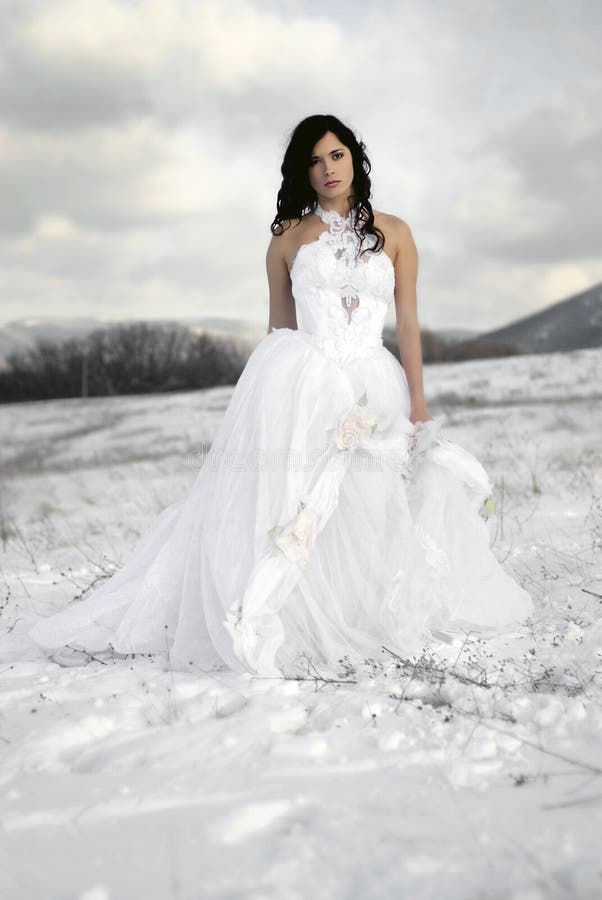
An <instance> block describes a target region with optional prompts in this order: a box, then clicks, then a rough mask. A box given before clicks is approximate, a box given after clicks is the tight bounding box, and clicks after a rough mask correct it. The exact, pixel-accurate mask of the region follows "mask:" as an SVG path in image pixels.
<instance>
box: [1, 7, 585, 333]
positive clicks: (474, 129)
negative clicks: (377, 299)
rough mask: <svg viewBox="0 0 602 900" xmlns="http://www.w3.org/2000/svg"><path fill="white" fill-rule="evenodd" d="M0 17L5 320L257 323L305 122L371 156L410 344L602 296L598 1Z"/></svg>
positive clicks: (65, 11) (9, 12)
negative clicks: (292, 137)
mask: <svg viewBox="0 0 602 900" xmlns="http://www.w3.org/2000/svg"><path fill="white" fill-rule="evenodd" d="M0 9H1V11H2V21H1V22H0V53H1V56H0V116H1V118H0V189H1V192H2V203H1V204H0V223H1V231H0V242H1V243H0V253H1V260H0V264H1V268H0V277H1V280H2V284H1V288H0V298H1V301H2V313H1V316H0V318H1V319H2V321H7V320H10V319H20V318H23V317H37V316H44V315H52V316H57V315H60V316H66V317H73V316H90V315H91V316H97V317H100V318H106V319H114V318H119V319H124V318H162V317H166V316H173V317H177V316H186V317H188V316H205V315H208V316H226V317H233V318H244V319H249V320H253V321H255V322H258V323H259V324H260V325H263V326H264V327H265V328H267V318H268V294H267V281H266V276H265V250H266V248H267V244H268V242H269V239H270V236H271V235H270V231H269V225H270V222H271V221H272V219H273V217H274V214H275V211H276V206H275V204H276V194H277V191H278V188H279V186H280V163H281V158H282V154H283V152H284V148H285V146H286V143H287V139H288V136H289V134H290V132H291V130H292V128H293V127H294V126H295V125H296V123H297V122H298V121H299V120H300V119H301V118H303V117H305V116H307V115H310V114H313V113H334V114H335V115H337V116H339V118H342V119H343V120H344V121H346V122H347V123H348V124H349V125H350V126H351V127H352V128H353V129H354V130H355V132H356V134H357V135H358V137H360V138H361V139H363V140H364V141H365V143H366V145H367V152H368V155H369V157H370V159H371V162H372V166H373V168H372V182H373V198H372V201H373V205H374V207H375V208H376V209H379V210H382V211H384V212H389V213H393V214H395V215H397V216H399V217H401V218H402V219H404V220H405V221H406V222H407V223H408V224H409V225H410V228H411V229H412V231H413V234H414V238H415V241H416V244H417V247H418V252H419V257H420V274H419V316H420V321H421V323H422V324H423V325H425V326H430V327H462V328H476V329H485V328H493V327H496V326H498V325H503V324H505V323H507V322H509V321H510V320H512V319H514V318H516V317H518V316H523V315H527V314H528V313H530V312H534V311H536V310H538V309H541V308H542V307H544V306H546V305H547V304H549V303H551V302H553V301H555V300H559V299H562V298H564V297H566V296H569V295H570V294H572V293H575V292H577V291H580V290H582V289H584V288H587V287H589V286H591V285H592V284H595V283H596V282H598V281H601V280H602V253H601V249H602V240H601V238H600V236H601V235H602V212H601V202H600V200H601V198H600V193H599V192H600V187H599V185H600V161H601V160H602V137H601V135H602V127H601V120H602V113H601V110H602V74H601V69H600V47H601V46H602V33H601V32H602V28H601V24H602V3H600V0H583V2H580V0H562V2H557V0H457V2H455V0H450V2H434V0H404V2H378V0H377V2H374V0H363V2H359V3H358V2H354V0H345V2H336V0H331V2H329V3H325V4H320V3H316V2H315V0H314V2H309V0H307V2H306V0H298V2H292V0H289V2H287V0H281V2H277V0H264V2H260V0H227V2H205V0H137V2H136V0H38V2H35V0H0ZM391 312H393V308H392V310H391ZM392 321H393V320H392V319H391V320H390V322H392Z"/></svg>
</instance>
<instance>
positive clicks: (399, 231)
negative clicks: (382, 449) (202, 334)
mask: <svg viewBox="0 0 602 900" xmlns="http://www.w3.org/2000/svg"><path fill="white" fill-rule="evenodd" d="M391 219H392V221H393V222H394V234H395V249H396V253H395V262H394V268H395V313H396V325H395V331H396V334H397V344H398V346H399V355H400V357H401V364H402V366H403V370H404V372H405V375H406V378H407V380H408V385H409V388H410V401H411V411H410V421H411V422H413V423H416V422H426V421H427V420H428V419H430V418H431V416H430V414H429V411H428V409H427V406H426V400H425V398H424V387H423V380H422V347H421V343H420V324H419V322H418V299H417V296H416V284H417V280H418V251H417V250H416V244H415V243H414V238H413V236H412V232H411V230H410V226H409V225H408V224H407V223H406V222H404V221H403V219H398V218H397V217H396V216H392V217H391Z"/></svg>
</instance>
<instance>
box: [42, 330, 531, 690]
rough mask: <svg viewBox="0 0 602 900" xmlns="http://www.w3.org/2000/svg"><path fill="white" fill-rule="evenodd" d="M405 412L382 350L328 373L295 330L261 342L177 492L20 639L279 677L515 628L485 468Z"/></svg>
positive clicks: (516, 615) (394, 365) (435, 426)
mask: <svg viewBox="0 0 602 900" xmlns="http://www.w3.org/2000/svg"><path fill="white" fill-rule="evenodd" d="M409 412H410V395H409V390H408V384H407V380H406V377H405V373H404V371H403V368H402V366H401V365H400V364H399V362H398V361H397V359H396V358H395V357H394V356H393V355H392V354H391V353H390V352H389V351H388V350H386V348H384V347H382V346H381V347H378V348H376V349H375V350H374V351H373V352H372V353H370V354H369V355H367V356H364V357H363V358H361V359H356V360H354V361H352V362H350V363H346V364H345V365H339V364H337V363H336V362H335V361H334V360H332V359H330V358H329V357H328V356H327V355H326V354H324V353H323V352H321V351H320V349H319V348H317V347H316V346H315V344H314V342H313V341H312V339H311V335H309V334H307V333H306V332H303V331H297V330H291V329H287V328H281V329H277V330H275V331H272V332H270V333H269V334H268V335H266V336H265V337H264V338H263V340H262V341H260V343H259V344H258V345H257V347H256V348H255V350H254V351H253V353H252V354H251V356H250V358H249V360H248V362H247V365H246V367H245V369H244V371H243V373H242V375H241V377H240V379H239V381H238V383H237V385H236V387H235V389H234V391H233V394H232V397H231V400H230V403H229V405H228V408H227V410H226V413H225V415H224V418H223V420H222V422H221V425H220V427H219V429H218V433H217V434H216V436H215V439H214V441H213V444H212V446H211V449H210V451H209V453H208V454H207V456H206V458H205V459H204V461H203V465H202V467H201V469H200V471H199V473H198V475H197V477H196V480H195V482H194V483H193V484H192V486H191V488H190V490H189V492H188V494H187V496H186V497H184V498H183V499H181V500H180V501H178V502H176V503H174V504H172V505H171V506H168V507H167V508H166V509H164V510H163V511H162V512H161V514H160V515H159V516H158V517H157V518H156V519H155V520H154V522H152V523H151V524H150V526H149V528H148V530H147V531H146V533H145V534H143V535H142V537H141V538H140V540H139V541H138V544H137V545H136V546H135V547H134V549H133V551H132V552H131V554H130V556H129V557H128V559H127V561H126V563H125V564H124V565H123V567H122V568H121V569H119V570H118V571H117V572H116V573H115V574H113V575H112V576H111V577H110V578H109V579H108V580H107V581H105V582H104V583H103V584H102V585H101V586H100V587H98V588H97V589H96V590H95V591H94V592H93V593H92V594H91V595H90V596H88V597H87V598H86V599H85V600H82V601H76V602H73V603H71V604H70V605H69V606H68V607H67V608H66V609H64V610H62V611H60V612H58V613H55V614H54V615H52V616H49V617H46V618H41V619H39V620H38V621H37V622H36V623H35V625H34V627H33V628H32V629H31V630H30V632H29V633H30V636H31V637H32V638H33V640H34V641H35V642H36V643H37V644H39V645H41V646H43V647H45V648H50V649H56V648H58V647H62V646H65V645H69V646H71V647H74V648H78V649H82V650H87V651H89V652H99V651H102V650H107V649H108V650H111V651H113V652H116V653H122V654H130V653H161V654H163V653H165V654H168V655H169V659H170V662H171V664H172V665H173V666H174V667H175V668H185V669H189V668H190V667H191V666H201V667H202V668H203V669H205V670H211V669H218V668H222V669H223V668H227V669H232V670H234V671H238V672H251V673H256V674H270V675H278V674H284V675H286V673H287V672H289V671H293V670H298V666H299V664H303V662H304V661H306V660H308V659H311V660H312V661H313V662H314V663H316V664H320V665H322V666H326V667H330V668H335V667H336V666H337V665H340V662H341V661H342V660H345V659H346V660H347V661H349V662H351V663H354V662H362V661H365V660H366V659H367V658H374V657H380V656H381V654H382V653H383V648H386V650H387V651H392V652H393V653H397V654H400V655H403V656H409V655H414V654H420V652H421V651H422V649H424V648H426V647H427V646H428V645H429V644H430V643H431V641H432V640H433V635H434V634H436V633H437V631H441V630H445V628H448V627H450V625H451V626H453V625H454V624H455V625H458V624H460V625H463V626H470V627H474V628H477V629H478V628H479V627H481V628H487V627H490V628H491V627H493V628H497V627H506V626H516V625H518V624H520V623H521V622H522V621H523V620H524V619H525V618H526V617H527V616H528V615H530V613H531V612H532V601H531V597H530V595H529V594H528V593H527V592H526V591H525V590H524V589H523V588H521V587H520V585H519V584H518V583H517V582H516V581H515V580H514V579H513V578H512V577H511V576H510V575H509V574H508V573H507V572H506V571H505V570H504V569H503V568H502V566H501V564H500V563H499V562H498V560H497V558H496V556H495V555H494V553H493V550H492V549H491V547H490V538H489V528H488V524H487V520H486V513H487V506H488V501H489V498H490V496H491V493H492V484H491V482H490V480H489V477H488V475H487V473H486V471H485V470H484V468H483V466H482V465H481V463H480V462H479V461H478V460H477V459H476V458H475V457H474V456H473V455H472V454H470V453H469V452H467V451H466V450H464V449H463V448H462V447H460V446H459V445H458V444H456V443H454V442H452V441H450V440H448V439H446V438H445V437H444V436H443V434H442V431H441V427H442V421H441V419H435V420H431V421H429V422H427V423H424V424H422V425H421V424H419V425H418V426H417V427H416V428H415V427H414V426H413V425H412V423H411V422H410V421H409V418H408V417H409ZM385 652H386V651H385Z"/></svg>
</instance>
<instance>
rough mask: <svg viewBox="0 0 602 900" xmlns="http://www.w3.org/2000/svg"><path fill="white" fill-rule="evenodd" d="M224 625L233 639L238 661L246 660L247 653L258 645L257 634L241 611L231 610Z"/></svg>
mask: <svg viewBox="0 0 602 900" xmlns="http://www.w3.org/2000/svg"><path fill="white" fill-rule="evenodd" d="M223 625H224V628H225V629H226V631H227V632H228V634H229V635H230V637H231V638H232V649H233V650H234V653H235V654H236V656H237V657H238V659H240V660H244V659H245V651H246V650H247V649H252V648H253V647H254V646H255V645H256V643H257V632H256V631H255V629H254V628H253V627H252V626H250V625H248V624H247V623H246V622H245V620H244V617H243V616H242V612H241V611H240V610H236V611H233V610H232V609H230V612H228V613H227V614H226V618H225V619H224V620H223Z"/></svg>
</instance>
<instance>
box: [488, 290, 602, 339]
mask: <svg viewBox="0 0 602 900" xmlns="http://www.w3.org/2000/svg"><path fill="white" fill-rule="evenodd" d="M479 340H491V341H504V342H505V343H508V344H514V346H515V347H517V348H518V349H519V351H520V352H521V353H552V352H554V351H558V350H581V349H585V348H587V347H600V346H602V283H600V284H597V285H594V287H591V288H588V289H587V290H586V291H582V292H581V293H580V294H574V295H573V296H572V297H569V298H568V299H566V300H560V301H559V302H558V303H553V304H552V305H551V306H547V307H546V308H545V309H542V310H541V311H540V312H537V313H533V314H532V315H530V316H525V317H524V318H522V319H516V320H515V321H514V322H510V324H509V325H505V326H504V327H503V328H496V329H495V330H494V331H486V332H483V333H482V334H480V335H479Z"/></svg>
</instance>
